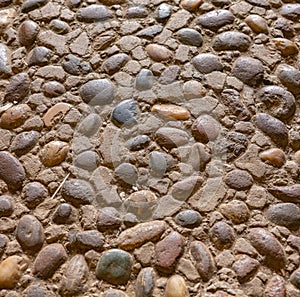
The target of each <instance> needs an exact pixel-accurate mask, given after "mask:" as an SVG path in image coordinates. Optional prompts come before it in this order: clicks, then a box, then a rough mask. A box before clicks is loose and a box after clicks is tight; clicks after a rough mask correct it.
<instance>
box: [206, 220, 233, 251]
mask: <svg viewBox="0 0 300 297" xmlns="http://www.w3.org/2000/svg"><path fill="white" fill-rule="evenodd" d="M209 237H210V239H211V241H212V242H213V243H214V245H215V246H216V248H217V249H218V250H224V249H228V248H230V247H231V246H232V245H233V243H234V241H235V233H234V230H233V228H232V227H230V226H229V225H228V224H226V223H224V222H217V223H215V224H214V225H213V226H212V227H211V229H210V230H209Z"/></svg>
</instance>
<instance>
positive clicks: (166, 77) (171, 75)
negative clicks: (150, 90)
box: [158, 65, 181, 85]
mask: <svg viewBox="0 0 300 297" xmlns="http://www.w3.org/2000/svg"><path fill="white" fill-rule="evenodd" d="M180 71H181V68H180V67H179V66H177V65H172V66H169V67H167V68H166V69H165V70H164V71H163V72H162V74H161V75H160V77H159V80H158V82H159V83H160V84H162V85H169V84H172V83H173V82H175V81H177V80H178V77H179V75H180Z"/></svg>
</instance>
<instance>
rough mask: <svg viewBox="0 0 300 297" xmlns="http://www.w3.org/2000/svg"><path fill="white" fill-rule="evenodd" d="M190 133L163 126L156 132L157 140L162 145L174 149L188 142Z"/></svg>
mask: <svg viewBox="0 0 300 297" xmlns="http://www.w3.org/2000/svg"><path fill="white" fill-rule="evenodd" d="M188 140H189V137H188V134H187V133H186V132H185V131H183V130H180V129H177V128H169V127H162V128H159V129H158V130H157V131H156V133H155V141H156V142H157V143H158V144H159V145H160V146H162V147H165V148H167V149H172V148H175V147H179V146H182V145H185V144H187V143H188Z"/></svg>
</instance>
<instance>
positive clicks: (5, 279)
mask: <svg viewBox="0 0 300 297" xmlns="http://www.w3.org/2000/svg"><path fill="white" fill-rule="evenodd" d="M21 260H22V258H21V257H19V256H10V257H8V258H6V259H5V260H4V261H2V262H1V263H0V289H13V288H14V287H15V286H16V285H17V283H18V281H19V279H20V277H21V269H20V265H19V263H20V262H21Z"/></svg>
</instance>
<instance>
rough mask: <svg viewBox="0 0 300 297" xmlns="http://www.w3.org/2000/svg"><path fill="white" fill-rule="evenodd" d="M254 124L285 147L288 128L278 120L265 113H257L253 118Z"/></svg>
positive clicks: (276, 142)
mask: <svg viewBox="0 0 300 297" xmlns="http://www.w3.org/2000/svg"><path fill="white" fill-rule="evenodd" d="M254 123H255V124H256V126H257V127H258V128H259V129H260V130H261V131H262V132H264V133H265V134H266V135H267V136H269V137H270V138H271V140H272V141H273V142H274V143H275V144H276V145H278V146H280V147H283V148H285V147H286V146H287V144H288V129H287V127H286V125H285V124H284V123H283V122H281V121H280V120H278V119H276V118H274V117H272V116H270V115H268V114H266V113H259V114H257V115H256V116H255V118H254Z"/></svg>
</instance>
